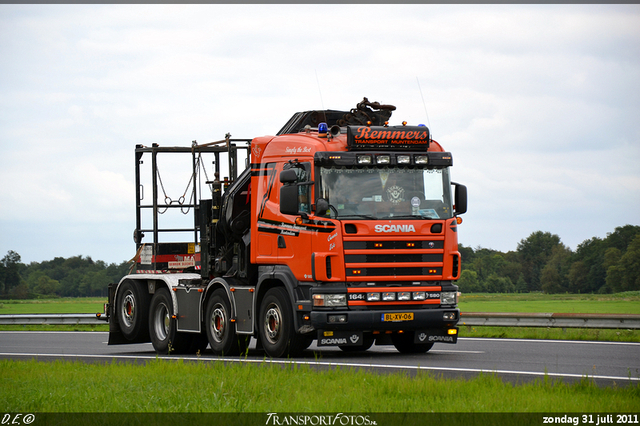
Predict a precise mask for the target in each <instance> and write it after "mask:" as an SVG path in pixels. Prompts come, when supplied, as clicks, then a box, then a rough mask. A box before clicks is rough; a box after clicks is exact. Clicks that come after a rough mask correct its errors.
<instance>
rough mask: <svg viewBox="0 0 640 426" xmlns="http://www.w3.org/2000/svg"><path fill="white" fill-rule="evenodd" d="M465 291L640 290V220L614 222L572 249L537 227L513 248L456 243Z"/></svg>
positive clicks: (607, 291) (460, 283)
mask: <svg viewBox="0 0 640 426" xmlns="http://www.w3.org/2000/svg"><path fill="white" fill-rule="evenodd" d="M459 251H460V255H461V257H462V272H461V273H460V279H459V280H458V282H457V284H458V286H459V287H460V291H461V292H463V293H477V292H487V293H511V292H519V293H528V292H533V291H540V292H544V293H619V292H623V291H634V290H640V226H634V225H625V226H620V227H617V228H615V230H614V231H613V232H611V233H608V234H607V236H606V238H598V237H593V238H591V239H588V240H585V241H583V242H582V243H581V244H579V245H578V247H577V248H576V250H575V251H573V250H571V249H570V248H569V247H567V246H565V245H564V244H563V243H562V241H561V240H560V237H559V236H558V235H555V234H551V233H549V232H542V231H536V232H533V233H532V234H531V235H529V236H528V237H527V238H525V239H523V240H521V241H520V242H519V243H518V246H517V249H516V250H515V251H509V252H507V253H502V252H500V251H496V250H491V249H487V248H481V247H479V248H476V249H473V248H471V247H464V246H463V245H460V246H459Z"/></svg>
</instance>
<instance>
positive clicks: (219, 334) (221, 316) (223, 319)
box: [211, 305, 227, 342]
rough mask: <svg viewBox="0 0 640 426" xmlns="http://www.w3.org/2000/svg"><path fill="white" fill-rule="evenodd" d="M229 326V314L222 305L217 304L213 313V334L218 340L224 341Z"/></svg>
mask: <svg viewBox="0 0 640 426" xmlns="http://www.w3.org/2000/svg"><path fill="white" fill-rule="evenodd" d="M226 327H227V314H226V312H225V310H224V307H223V306H222V305H216V306H215V307H214V308H213V312H212V314H211V332H212V333H211V335H212V336H213V338H214V340H215V341H216V342H222V338H223V336H224V333H225V331H226Z"/></svg>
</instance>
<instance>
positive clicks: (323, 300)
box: [313, 294, 347, 307]
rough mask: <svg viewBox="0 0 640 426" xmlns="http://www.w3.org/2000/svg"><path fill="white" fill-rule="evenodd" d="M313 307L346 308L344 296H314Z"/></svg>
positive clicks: (345, 296)
mask: <svg viewBox="0 0 640 426" xmlns="http://www.w3.org/2000/svg"><path fill="white" fill-rule="evenodd" d="M313 306H325V307H335V306H347V295H346V294H314V295H313Z"/></svg>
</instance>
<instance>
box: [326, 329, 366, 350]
mask: <svg viewBox="0 0 640 426" xmlns="http://www.w3.org/2000/svg"><path fill="white" fill-rule="evenodd" d="M363 341H364V339H363V337H362V332H361V331H326V330H318V346H362V343H363Z"/></svg>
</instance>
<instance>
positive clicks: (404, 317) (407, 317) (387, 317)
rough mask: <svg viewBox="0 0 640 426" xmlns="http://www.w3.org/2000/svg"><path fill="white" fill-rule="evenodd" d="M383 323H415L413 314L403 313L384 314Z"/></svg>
mask: <svg viewBox="0 0 640 426" xmlns="http://www.w3.org/2000/svg"><path fill="white" fill-rule="evenodd" d="M382 321H385V322H388V321H391V322H397V321H413V312H403V313H400V314H382Z"/></svg>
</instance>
